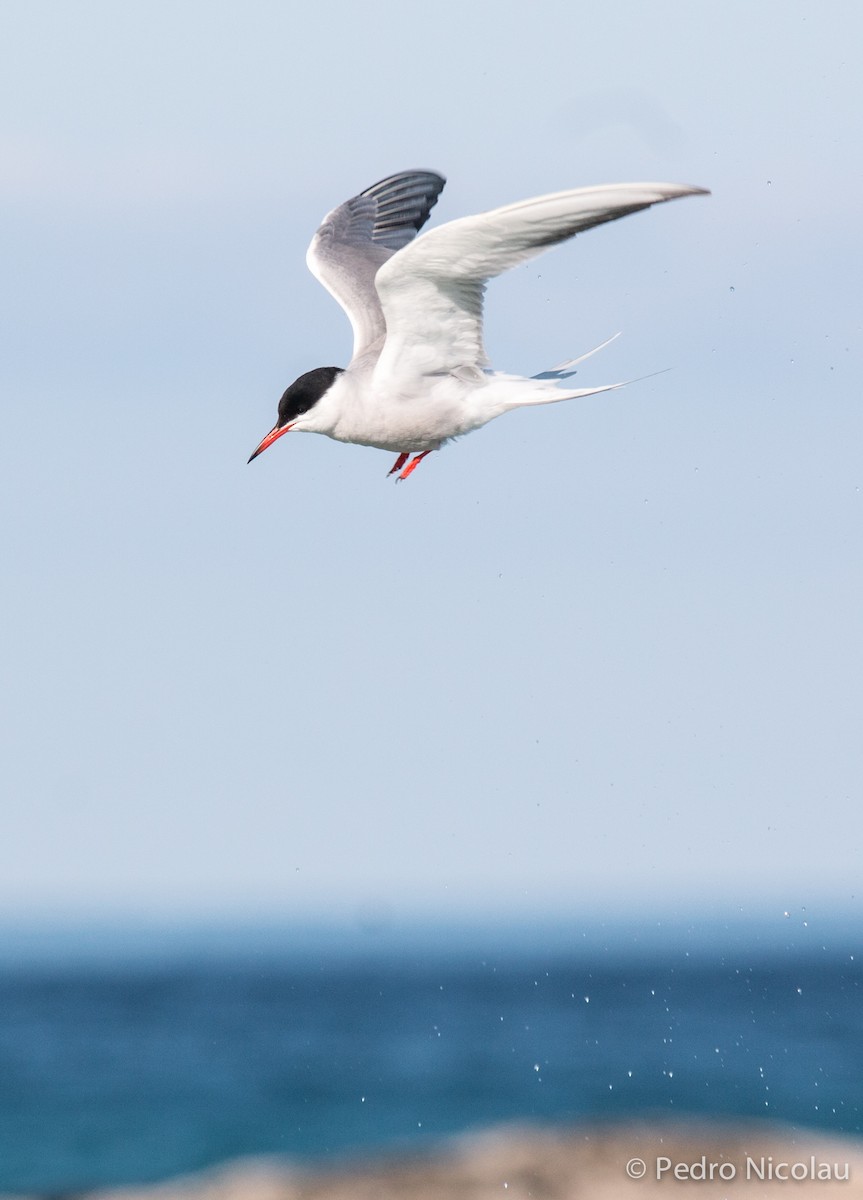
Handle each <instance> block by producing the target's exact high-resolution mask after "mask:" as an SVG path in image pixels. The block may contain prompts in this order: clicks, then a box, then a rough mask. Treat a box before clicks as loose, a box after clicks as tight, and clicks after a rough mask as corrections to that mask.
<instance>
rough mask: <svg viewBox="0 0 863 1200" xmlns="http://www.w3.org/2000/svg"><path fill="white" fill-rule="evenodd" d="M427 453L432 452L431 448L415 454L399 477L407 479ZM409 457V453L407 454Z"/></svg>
mask: <svg viewBox="0 0 863 1200" xmlns="http://www.w3.org/2000/svg"><path fill="white" fill-rule="evenodd" d="M427 454H431V450H423V452H422V454H415V455H414V457H413V458H412V459H411V461H410V462H409V463H408V465H407V466H406V467H405V469H404V470H403V471H402V473H401V475H399V479H407V477H408V475H410V473H411V471H415V470H416V469H417V467H418V466H419V465H420V463H421V462H422V460H423V459H424V458H425V456H426V455H427ZM405 458H407V455H405Z"/></svg>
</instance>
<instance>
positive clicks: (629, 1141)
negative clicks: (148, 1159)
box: [0, 1123, 863, 1200]
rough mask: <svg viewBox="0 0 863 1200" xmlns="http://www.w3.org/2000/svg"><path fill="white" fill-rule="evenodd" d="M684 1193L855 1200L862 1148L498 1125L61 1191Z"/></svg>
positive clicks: (142, 1198) (650, 1129)
mask: <svg viewBox="0 0 863 1200" xmlns="http://www.w3.org/2000/svg"><path fill="white" fill-rule="evenodd" d="M686 1194H689V1195H691V1196H692V1197H693V1198H694V1197H702V1196H703V1197H708V1198H710V1197H720V1196H724V1197H735V1198H739V1200H750V1198H752V1200H754V1198H755V1197H774V1198H775V1200H781V1197H782V1196H784V1195H787V1196H789V1197H790V1196H797V1197H806V1198H807V1200H809V1198H810V1197H816V1198H817V1197H821V1196H824V1197H827V1196H836V1197H842V1198H843V1200H863V1142H857V1141H852V1140H850V1139H839V1138H830V1137H826V1136H823V1135H821V1134H819V1133H816V1132H812V1131H809V1130H806V1131H799V1130H789V1129H783V1128H781V1127H772V1126H769V1125H763V1124H760V1123H752V1124H729V1125H717V1124H715V1123H709V1124H708V1123H704V1124H697V1123H682V1124H675V1125H660V1124H658V1123H652V1124H646V1123H645V1124H632V1125H624V1126H621V1125H614V1126H605V1127H603V1126H590V1127H588V1126H580V1127H577V1128H572V1129H560V1128H554V1129H550V1128H536V1127H531V1126H528V1125H507V1126H499V1127H496V1128H493V1129H490V1130H486V1131H484V1132H481V1133H475V1134H465V1135H463V1136H460V1137H456V1138H453V1139H451V1140H449V1141H448V1142H446V1143H444V1144H442V1145H441V1146H440V1147H439V1148H438V1150H437V1151H436V1152H435V1153H432V1154H423V1155H418V1154H414V1155H407V1154H404V1155H387V1156H382V1157H380V1158H376V1159H368V1158H366V1159H355V1160H353V1161H351V1162H348V1163H343V1164H340V1165H339V1166H338V1167H331V1166H330V1167H327V1168H321V1169H316V1170H313V1169H310V1168H308V1167H307V1166H303V1167H299V1166H297V1165H296V1164H292V1163H290V1162H286V1161H283V1160H278V1159H246V1160H243V1161H239V1162H235V1163H231V1164H228V1165H226V1166H223V1167H219V1168H216V1169H213V1170H211V1171H207V1172H204V1173H201V1174H199V1175H195V1176H188V1177H186V1178H183V1179H175V1180H172V1181H169V1182H167V1183H161V1184H156V1185H149V1186H138V1187H124V1188H112V1189H107V1190H103V1191H99V1192H87V1193H76V1194H75V1195H74V1197H73V1196H72V1194H71V1193H67V1194H65V1195H64V1198H63V1200H397V1198H398V1200H491V1197H495V1198H497V1200H500V1198H501V1197H505V1200H529V1198H531V1200H626V1198H627V1197H630V1198H631V1200H651V1198H653V1197H659V1196H668V1195H686ZM0 1200H12V1198H11V1197H0ZM14 1200H25V1198H24V1197H15V1198H14ZM26 1200H46V1198H44V1197H40V1198H37V1197H27V1198H26ZM52 1200H56V1194H55V1196H54V1197H52Z"/></svg>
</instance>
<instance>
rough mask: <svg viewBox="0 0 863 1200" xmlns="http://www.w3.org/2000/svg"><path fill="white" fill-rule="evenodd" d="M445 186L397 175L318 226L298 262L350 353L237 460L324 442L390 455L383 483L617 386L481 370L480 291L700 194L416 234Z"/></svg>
mask: <svg viewBox="0 0 863 1200" xmlns="http://www.w3.org/2000/svg"><path fill="white" fill-rule="evenodd" d="M444 183H445V180H444V178H443V176H441V175H438V174H436V173H435V172H434V171H402V172H401V173H399V174H398V175H390V176H388V178H386V179H382V180H381V181H380V182H379V183H376V184H373V185H372V187H370V188H366V190H365V191H364V192H360V194H359V195H358V196H354V197H353V198H352V199H351V200H347V201H346V202H345V203H344V204H340V205H339V207H338V208H334V209H333V211H332V212H331V213H329V214H328V215H327V216H326V217H324V220H323V222H322V224H321V226H320V228H319V229H318V230H317V232H316V233H315V236H314V237H313V238H312V242H311V245H310V246H309V249H308V253H307V255H306V262H307V264H308V267H309V269H310V271H311V272H312V274H313V275H314V276H315V277H316V278H317V279H318V280H319V281H320V282H321V283H322V284H323V286H324V287H325V288H326V289H327V291H328V292H330V293H331V295H332V296H333V297H334V298H335V299H336V300H338V302H339V304H340V305H341V306H342V308H343V309H344V310H345V312H346V313H347V315H348V319H349V320H350V323H351V326H352V328H353V334H354V347H353V356H352V358H351V361H350V363H349V364H348V366H347V367H346V368H342V367H318V368H317V369H316V370H313V371H308V372H306V373H305V374H304V375H301V376H300V377H299V379H297V380H295V381H294V382H293V383H292V384H291V386H290V387H289V388H288V389H287V390H286V391H285V393H284V395H283V396H282V398H281V400H280V401H279V409H278V419H277V421H276V424H275V425H274V426H273V428H272V429H271V430H270V432H269V433H268V434H267V435H266V437H265V438H263V440H262V441H261V442H260V444H259V445H258V446H257V448H256V449H255V451H254V453H253V454H252V456H251V458H250V459H249V462H251V461H252V459H254V458H257V456H258V455H259V454H261V453H262V452H263V451H264V450H266V449H267V448H268V447H269V446H272V444H273V442H275V441H276V440H277V439H278V438H280V437H281V436H282V435H283V434H285V433H288V432H294V433H300V432H303V433H323V434H326V436H327V437H331V438H334V439H335V440H336V441H339V442H354V443H357V444H359V445H361V446H376V447H378V448H379V449H382V450H389V451H391V452H394V453H396V454H397V455H398V457H397V459H396V461H395V464H394V465H393V467H392V469H391V470H390V471H389V474H390V475H393V474H395V475H396V476H397V478H398V479H407V477H408V476H409V475H410V474H411V472H412V471H414V470H415V469H416V467H417V465H418V464H419V463H420V462H421V460H422V459H424V458H425V456H426V455H427V454H430V453H431V452H432V450H437V449H439V448H440V447H441V446H442V445H443V444H444V442H447V441H449V440H450V439H451V438H456V437H460V436H461V435H462V434H465V433H470V432H471V431H472V430H474V429H479V427H480V426H481V425H485V424H486V423H487V422H488V421H491V420H493V419H494V418H495V417H499V416H501V414H502V413H505V412H509V411H510V410H511V409H514V408H522V407H524V406H526V405H532V404H554V403H556V402H557V401H559V400H572V399H575V398H576V397H580V396H592V395H595V394H596V393H598V392H606V391H611V390H613V389H614V388H618V387H621V386H623V385H622V384H620V383H612V384H606V385H604V386H601V387H591V388H572V387H569V386H568V385H566V384H565V383H564V382H563V381H564V380H566V379H567V378H569V376H570V375H572V374H573V373H574V372H573V371H572V368H573V367H574V366H575V364H576V363H577V362H580V361H581V359H572V360H570V361H569V362H566V363H562V364H561V365H560V366H559V367H556V368H554V369H553V370H550V371H544V372H542V373H541V374H540V375H535V376H533V377H532V378H529V379H528V378H526V377H525V376H523V375H508V374H505V373H503V372H500V371H492V370H491V369H490V368H489V364H488V359H487V358H486V355H485V351H484V349H483V337H482V305H483V295H484V293H485V287H486V284H487V283H488V281H489V279H492V278H494V277H495V276H496V275H500V274H501V273H502V272H503V271H506V270H508V269H509V268H510V267H514V266H516V265H517V264H519V263H522V262H525V261H526V260H528V259H530V258H533V257H534V256H535V255H537V254H540V253H541V252H542V251H543V250H546V249H548V248H549V247H550V246H556V245H557V244H558V243H560V242H565V241H567V240H568V239H569V238H571V237H574V236H575V234H577V233H582V232H583V231H584V230H585V229H590V228H592V226H594V225H602V224H604V223H605V222H606V221H616V220H617V219H618V218H619V217H625V216H628V215H629V213H634V212H638V211H639V210H640V209H643V208H649V207H650V206H651V205H653V204H661V203H663V202H664V201H666V200H676V199H678V198H679V197H681V196H694V195H706V194H708V193H707V190H706V189H705V188H699V187H687V186H686V185H684V184H677V183H615V184H607V185H604V186H601V187H587V188H576V189H574V190H571V191H565V192H555V193H553V194H551V195H547V196H537V197H535V198H534V199H532V200H522V201H521V202H520V203H517V204H508V205H506V206H505V207H503V208H495V209H492V210H491V211H490V212H485V213H479V214H478V215H477V216H472V217H461V218H460V219H458V220H455V221H450V222H449V223H448V224H446V225H440V226H439V227H438V228H436V229H432V230H429V231H428V232H426V233H423V234H421V235H420V236H419V237H417V234H418V233H419V231H420V230H421V229H422V227H423V226H424V225H425V223H426V221H427V220H428V218H429V215H430V213H431V210H432V208H433V207H434V205H435V204H436V203H437V199H438V196H439V195H440V193H441V191H442V190H443V187H444ZM604 344H605V343H604ZM591 353H593V352H592V351H591ZM585 357H587V355H583V356H582V358H585Z"/></svg>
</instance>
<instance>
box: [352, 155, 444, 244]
mask: <svg viewBox="0 0 863 1200" xmlns="http://www.w3.org/2000/svg"><path fill="white" fill-rule="evenodd" d="M445 184H446V180H445V179H444V177H443V175H438V174H437V172H435V171H400V172H399V173H398V174H397V175H389V176H387V178H386V179H381V180H380V181H379V182H378V183H373V184H372V186H371V187H370V188H366V190H365V191H364V192H361V193H360V195H361V196H363V197H365V198H367V199H369V200H372V201H374V205H375V219H374V230H373V233H372V240H373V241H374V242H375V243H376V244H377V245H379V246H385V247H386V248H387V249H388V250H400V249H401V248H402V246H406V245H407V244H408V242H409V241H411V239H412V238H414V237H415V236H416V234H417V233H418V232H419V231H420V229H422V227H423V225H425V223H426V221H427V220H428V219H429V216H430V214H431V210H432V209H433V208H434V206H435V204H437V199H438V196H439V195H440V194H441V192H442V191H443V189H444V185H445Z"/></svg>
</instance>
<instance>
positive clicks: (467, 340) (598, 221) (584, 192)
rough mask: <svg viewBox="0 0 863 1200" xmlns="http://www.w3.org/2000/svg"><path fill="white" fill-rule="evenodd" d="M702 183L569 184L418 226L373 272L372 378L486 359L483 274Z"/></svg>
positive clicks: (476, 365)
mask: <svg viewBox="0 0 863 1200" xmlns="http://www.w3.org/2000/svg"><path fill="white" fill-rule="evenodd" d="M705 191H706V189H704V188H696V187H687V186H685V185H683V184H676V183H618V184H609V185H607V186H603V187H589V188H577V189H575V190H573V191H568V192H556V193H554V194H553V195H550V196H537V197H536V198H535V199H533V200H523V201H521V202H520V203H518V204H510V205H507V206H506V207H505V208H496V209H493V210H492V211H491V212H486V213H480V214H479V215H478V216H475V217H462V218H461V219H459V220H456V221H450V222H449V223H448V224H446V225H441V226H439V227H438V228H437V229H432V230H430V231H429V232H428V233H424V234H422V235H421V236H420V237H418V238H417V239H416V241H415V242H413V243H412V244H410V245H407V246H405V247H404V248H403V249H401V250H399V251H398V253H397V254H394V255H393V256H392V257H391V258H390V259H389V260H388V261H387V262H385V263H383V264H382V265H381V267H380V269H379V270H378V273H377V275H376V277H375V287H376V288H377V292H378V295H379V296H380V301H381V306H382V309H383V315H384V319H385V321H386V332H387V337H386V343H385V345H384V349H383V351H382V353H381V355H380V358H379V359H378V362H377V365H376V367H375V379H376V380H377V381H379V382H381V383H383V382H384V380H387V381H393V380H396V379H398V380H402V381H404V380H405V379H406V377H409V376H411V375H418V376H419V375H433V374H443V373H447V372H453V371H458V370H459V369H462V370H464V368H468V369H469V370H470V369H474V370H476V369H479V368H481V367H484V366H486V365H487V362H488V360H487V358H486V355H485V350H484V348H483V340H482V302H483V294H484V292H485V285H486V283H487V282H488V280H489V279H492V278H493V277H494V276H496V275H500V274H501V273H502V272H503V271H506V270H507V269H508V268H509V267H514V266H516V265H517V264H518V263H522V262H525V261H526V260H527V259H529V258H533V257H534V255H537V254H539V253H541V251H543V250H546V249H547V248H548V247H550V246H555V245H557V243H558V242H564V241H566V240H567V238H571V237H573V236H574V235H575V234H577V233H581V232H582V231H583V230H585V229H590V228H591V227H592V226H594V225H602V224H603V223H604V222H605V221H615V220H617V219H618V217H625V216H627V215H628V214H629V213H634V212H638V211H639V209H642V208H649V207H650V205H652V204H660V203H662V201H664V200H675V199H677V197H679V196H692V195H696V194H699V193H704V192H705Z"/></svg>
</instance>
